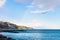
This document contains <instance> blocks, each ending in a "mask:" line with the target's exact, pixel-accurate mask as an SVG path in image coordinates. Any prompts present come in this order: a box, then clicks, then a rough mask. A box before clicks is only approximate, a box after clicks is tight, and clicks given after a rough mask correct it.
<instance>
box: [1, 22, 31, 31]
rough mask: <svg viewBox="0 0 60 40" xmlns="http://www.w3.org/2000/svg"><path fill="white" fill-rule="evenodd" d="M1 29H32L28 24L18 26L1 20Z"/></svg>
mask: <svg viewBox="0 0 60 40" xmlns="http://www.w3.org/2000/svg"><path fill="white" fill-rule="evenodd" d="M0 29H19V30H25V29H32V28H29V27H26V26H18V25H15V24H12V23H9V22H1V21H0Z"/></svg>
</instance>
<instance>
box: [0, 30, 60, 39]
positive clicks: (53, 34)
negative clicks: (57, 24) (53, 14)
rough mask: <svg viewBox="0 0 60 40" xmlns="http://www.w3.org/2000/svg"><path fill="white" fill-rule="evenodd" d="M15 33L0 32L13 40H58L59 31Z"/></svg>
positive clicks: (59, 37) (19, 31)
mask: <svg viewBox="0 0 60 40" xmlns="http://www.w3.org/2000/svg"><path fill="white" fill-rule="evenodd" d="M15 31H16V32H15V33H14V32H0V34H2V35H4V36H7V37H10V38H12V39H15V40H60V30H59V29H36V30H23V31H21V30H15ZM17 31H18V32H17Z"/></svg>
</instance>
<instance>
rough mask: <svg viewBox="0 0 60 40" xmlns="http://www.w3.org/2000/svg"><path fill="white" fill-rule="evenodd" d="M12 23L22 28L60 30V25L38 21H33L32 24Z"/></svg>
mask: <svg viewBox="0 0 60 40" xmlns="http://www.w3.org/2000/svg"><path fill="white" fill-rule="evenodd" d="M11 23H14V24H17V25H20V26H27V27H31V28H34V29H60V25H59V24H55V23H42V22H40V21H38V20H36V19H33V20H32V21H31V22H16V21H12V22H11Z"/></svg>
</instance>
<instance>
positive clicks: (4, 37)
mask: <svg viewBox="0 0 60 40" xmlns="http://www.w3.org/2000/svg"><path fill="white" fill-rule="evenodd" d="M0 40H14V39H12V38H8V37H6V36H3V35H0Z"/></svg>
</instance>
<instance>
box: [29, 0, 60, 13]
mask: <svg viewBox="0 0 60 40" xmlns="http://www.w3.org/2000/svg"><path fill="white" fill-rule="evenodd" d="M58 5H60V0H33V1H32V3H31V5H29V6H28V10H30V12H31V13H35V14H36V13H40V14H43V13H48V12H52V11H54V9H55V8H56V7H57V6H58ZM35 6H37V7H36V9H35V11H33V10H32V8H35ZM29 8H31V9H29ZM38 8H39V9H38ZM41 9H43V10H41Z"/></svg>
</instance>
